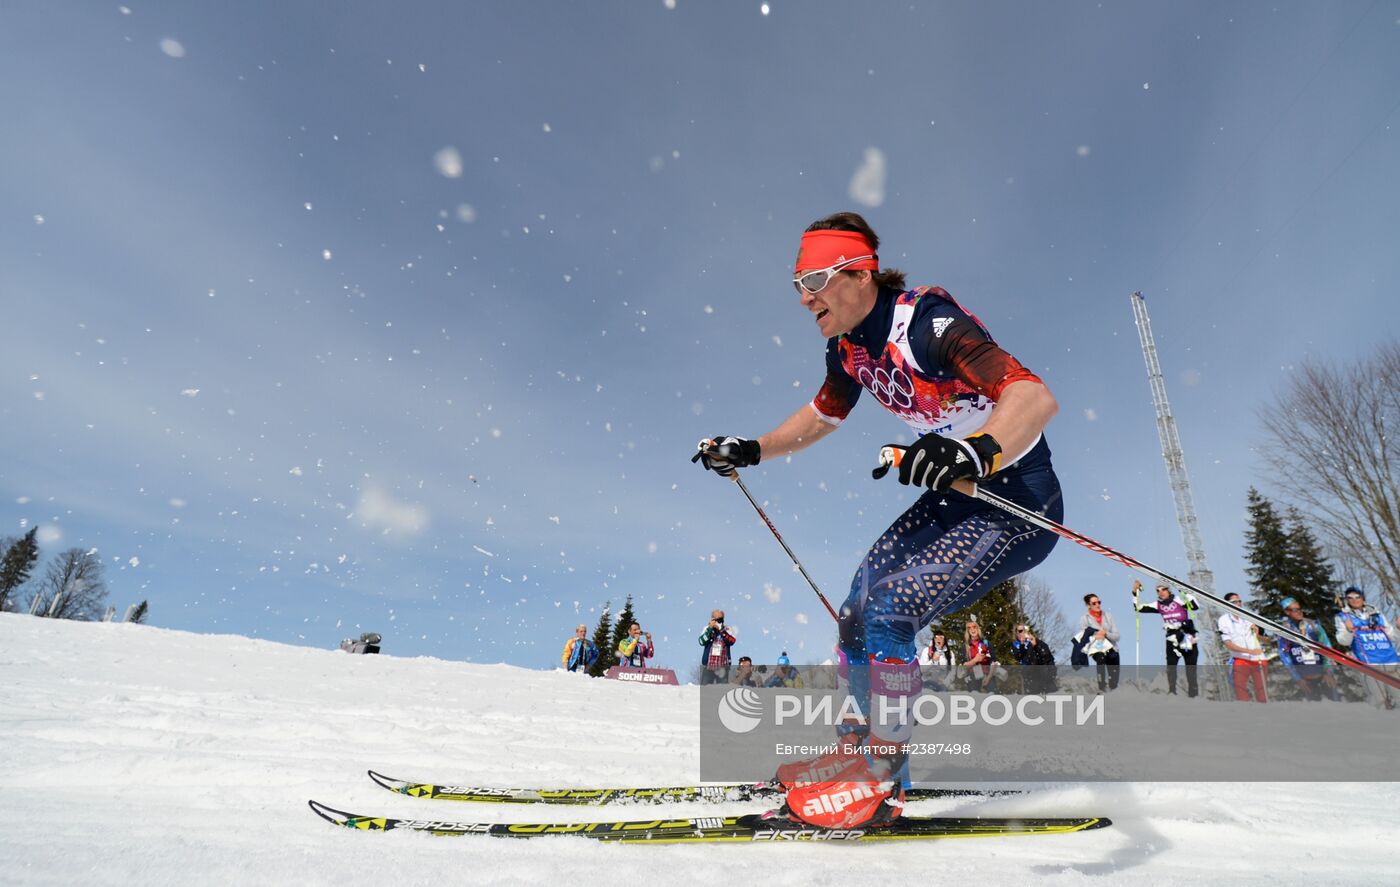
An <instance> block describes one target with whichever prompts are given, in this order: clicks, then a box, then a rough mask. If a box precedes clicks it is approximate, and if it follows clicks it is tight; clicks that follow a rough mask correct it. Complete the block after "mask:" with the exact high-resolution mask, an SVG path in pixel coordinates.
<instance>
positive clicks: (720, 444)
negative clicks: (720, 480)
mask: <svg viewBox="0 0 1400 887" xmlns="http://www.w3.org/2000/svg"><path fill="white" fill-rule="evenodd" d="M760 456H761V453H760V452H759V446H758V441H756V440H747V439H745V438H742V437H714V438H710V439H709V440H702V441H700V449H699V451H698V452H696V454H695V455H694V456H691V457H690V461H691V462H699V463H700V464H702V465H704V466H705V470H706V471H713V472H714V473H715V474H718V475H719V476H720V477H733V476H734V469H736V468H748V467H749V466H750V465H757V464H758V461H759V458H760Z"/></svg>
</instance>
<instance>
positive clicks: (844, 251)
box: [793, 231, 880, 274]
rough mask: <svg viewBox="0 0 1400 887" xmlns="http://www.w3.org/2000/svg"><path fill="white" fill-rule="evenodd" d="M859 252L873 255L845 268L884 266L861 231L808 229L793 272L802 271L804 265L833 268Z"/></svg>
mask: <svg viewBox="0 0 1400 887" xmlns="http://www.w3.org/2000/svg"><path fill="white" fill-rule="evenodd" d="M857 256H870V257H871V258H869V259H864V260H862V261H859V262H855V263H853V264H851V265H847V266H846V267H845V268H844V269H843V270H845V271H865V270H867V269H868V270H870V271H879V270H880V257H879V256H877V255H875V250H873V249H872V248H871V247H870V241H868V240H866V239H865V235H864V234H861V233H860V232H859V231H808V232H807V233H806V234H803V235H802V245H801V246H799V247H798V248H797V262H796V264H795V265H794V266H793V273H794V274H800V273H801V272H802V271H803V270H804V269H806V270H808V271H812V270H815V269H817V268H830V267H831V266H832V265H836V264H839V263H841V262H844V261H846V260H847V259H854V258H856V257H857Z"/></svg>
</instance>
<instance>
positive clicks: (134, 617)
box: [126, 601, 148, 625]
mask: <svg viewBox="0 0 1400 887" xmlns="http://www.w3.org/2000/svg"><path fill="white" fill-rule="evenodd" d="M147 611H148V607H147V605H146V601H142V602H141V603H139V604H136V605H135V606H133V607H132V608H131V609H129V610H127V611H126V621H127V622H133V623H136V624H137V625H140V624H141V623H143V622H145V621H146V614H147Z"/></svg>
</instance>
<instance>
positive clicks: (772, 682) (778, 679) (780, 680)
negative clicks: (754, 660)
mask: <svg viewBox="0 0 1400 887" xmlns="http://www.w3.org/2000/svg"><path fill="white" fill-rule="evenodd" d="M763 686H765V687H790V688H793V689H799V690H800V689H802V675H800V674H798V673H797V668H796V666H794V665H793V664H792V660H790V659H788V654H787V651H786V650H784V651H783V655H781V656H779V657H778V667H777V668H775V669H773V676H772V677H771V678H769V679H768V682H767V683H766V684H764V685H763Z"/></svg>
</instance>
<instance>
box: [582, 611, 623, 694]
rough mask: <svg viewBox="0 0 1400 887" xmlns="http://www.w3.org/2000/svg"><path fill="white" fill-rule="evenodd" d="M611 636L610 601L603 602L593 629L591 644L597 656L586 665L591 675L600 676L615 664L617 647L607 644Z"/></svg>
mask: <svg viewBox="0 0 1400 887" xmlns="http://www.w3.org/2000/svg"><path fill="white" fill-rule="evenodd" d="M611 638H612V601H608V602H607V603H606V604H603V612H602V614H601V615H599V617H598V627H597V628H594V629H593V646H595V647H597V648H598V658H597V659H595V660H593V664H592V665H590V666H588V673H589V674H591V675H592V676H593V677H595V678H597V677H602V675H603V672H605V671H607V670H608V669H610V668H612V667H613V666H614V665H617V648H616V647H610V646H609V645H608V642H609V640H610V639H611Z"/></svg>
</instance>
